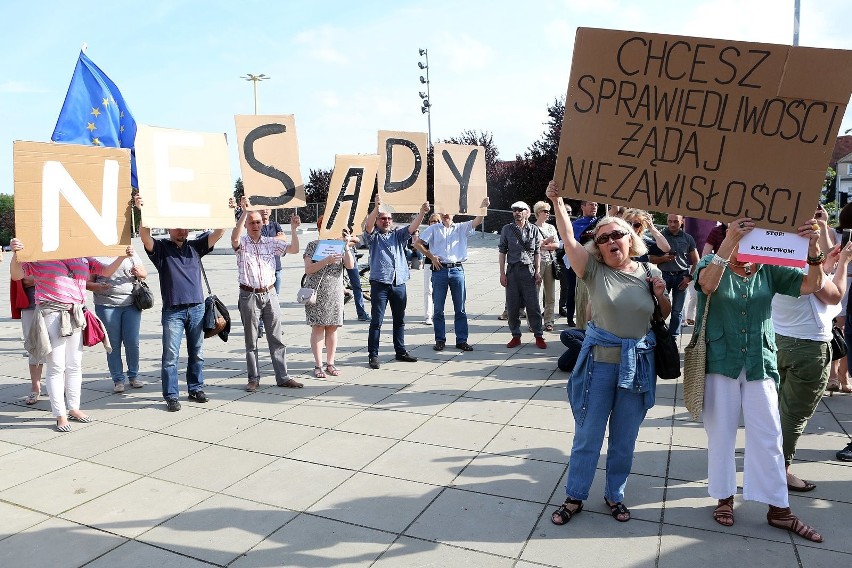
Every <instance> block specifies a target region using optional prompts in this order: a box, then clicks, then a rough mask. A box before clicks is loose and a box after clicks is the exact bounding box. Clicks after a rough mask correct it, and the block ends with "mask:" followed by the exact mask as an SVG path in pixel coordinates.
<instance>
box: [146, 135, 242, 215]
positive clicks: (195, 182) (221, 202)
mask: <svg viewBox="0 0 852 568" xmlns="http://www.w3.org/2000/svg"><path fill="white" fill-rule="evenodd" d="M136 170H137V174H138V176H139V193H140V195H142V197H143V199H144V202H145V204H144V207H143V208H142V225H143V226H145V227H157V228H163V229H166V228H172V229H176V228H179V229H230V228H233V226H234V212H233V210H232V209H231V208H229V207H228V199H229V198H230V197H233V196H234V193H233V182H232V181H231V172H230V168H229V161H228V144H227V142H226V140H225V134H224V133H208V132H189V131H186V130H172V129H170V128H157V127H154V126H144V125H139V127H138V130H137V131H136Z"/></svg>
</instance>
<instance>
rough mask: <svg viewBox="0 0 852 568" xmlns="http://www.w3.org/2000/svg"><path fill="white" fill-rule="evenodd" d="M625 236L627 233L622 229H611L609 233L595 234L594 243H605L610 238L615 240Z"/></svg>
mask: <svg viewBox="0 0 852 568" xmlns="http://www.w3.org/2000/svg"><path fill="white" fill-rule="evenodd" d="M626 236H627V233H625V232H624V231H618V230H616V231H612V232H610V233H604V234H602V235H597V236H596V237H595V243H596V244H599V245H602V244H606V243H607V242H609V241H610V240H613V241H617V240H619V239H623V238H624V237H626Z"/></svg>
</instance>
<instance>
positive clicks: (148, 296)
mask: <svg viewBox="0 0 852 568" xmlns="http://www.w3.org/2000/svg"><path fill="white" fill-rule="evenodd" d="M131 295H132V296H133V305H134V306H136V308H137V309H139V310H147V309H149V308H153V307H154V294H153V293H152V292H151V289H150V288H149V287H148V284H146V283H145V281H144V280H141V279H139V278H137V279H136V280H135V281H134V282H133V291H132V292H131Z"/></svg>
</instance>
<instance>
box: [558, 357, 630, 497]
mask: <svg viewBox="0 0 852 568" xmlns="http://www.w3.org/2000/svg"><path fill="white" fill-rule="evenodd" d="M619 367H620V365H617V364H615V363H601V362H598V361H596V362H595V363H594V367H593V370H592V378H591V379H590V380H589V399H588V400H589V402H588V408H587V409H586V418H585V420H583V424H582V425H577V423H576V421H575V423H574V445H573V446H572V447H571V459H570V461H569V464H570V465H569V467H568V479H567V480H566V482H565V493H566V494H567V495H568V497H570V498H572V499H580V500H586V499H588V498H589V488H591V486H592V481H593V480H594V478H595V469H596V468H597V465H598V459H599V458H600V455H601V447H602V446H603V439H604V431H605V430H606V426H607V422H609V444H608V445H607V450H606V485H605V488H604V497H606V498H607V499H609V501H610V502H611V503H620V502H621V501H624V488H625V486H626V485H627V476H628V475H630V468H631V467H632V466H633V450H634V448H635V446H636V437H637V436H638V435H639V425H640V424H642V420H643V419H644V418H645V405H644V394H643V393H632V392H630V391H629V390H627V389H620V388H618V386H617V385H618V370H619ZM572 378H573V377H572ZM569 388H570V387H569Z"/></svg>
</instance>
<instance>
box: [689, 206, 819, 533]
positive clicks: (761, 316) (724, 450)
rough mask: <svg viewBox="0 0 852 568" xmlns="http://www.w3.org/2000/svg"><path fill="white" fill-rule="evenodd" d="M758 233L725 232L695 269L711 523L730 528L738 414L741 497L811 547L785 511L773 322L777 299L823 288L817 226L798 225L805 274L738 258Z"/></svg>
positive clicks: (733, 227)
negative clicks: (804, 246) (703, 340)
mask: <svg viewBox="0 0 852 568" xmlns="http://www.w3.org/2000/svg"><path fill="white" fill-rule="evenodd" d="M754 227H755V224H754V221H752V220H751V219H748V218H743V219H737V220H736V221H734V222H732V223H731V224H730V225H729V226H728V232H727V234H726V235H725V239H724V240H723V241H722V244H721V245H720V246H719V249H718V250H717V251H716V254H714V255H712V256H709V255H708V256H705V257H704V258H703V259H701V261H700V262H699V263H698V265H697V267H696V269H695V274H696V276H697V278H696V285H695V286H696V290H697V292H698V310H697V311H698V313H697V314H696V320H695V321H696V324H697V325H696V329H695V332H694V333H699V332H700V330H701V325H702V317H703V314H704V312H705V310H706V312H707V329H706V330H705V335H706V337H707V358H706V363H705V365H706V367H705V369H706V370H705V373H706V375H705V385H704V408H703V418H704V430H705V431H706V432H707V464H708V465H707V480H708V486H707V491H708V493H709V494H710V496H711V497H712V498H714V499H718V503H717V505H716V508H715V509H714V510H713V519H714V520H715V521H716V522H717V523H719V524H720V525H723V526H726V527H729V526H731V525H733V524H734V495H735V494H736V492H737V464H736V454H735V451H736V446H737V430H738V427H739V423H740V412H742V416H743V419H744V423H745V440H746V452H745V465H744V467H743V498H744V499H747V500H750V501H759V502H761V503H765V504H767V505H769V512H768V513H767V514H766V519H767V521H768V522H769V524H770V525H771V526H773V527H777V528H780V529H785V530H789V531H793V532H795V533H796V534H798V535H799V536H801V537H803V538H806V539H808V540H810V541H813V542H822V536H820V534H819V533H818V532H816V531H815V530H814V529H813V528H811V527H809V526H808V525H806V524H804V523H803V522H801V521H800V520H799V518H798V517H796V516H795V515H794V514H793V513H792V512H791V511H790V505H789V499H788V493H787V491H788V489H787V475H786V473H785V467H784V452H783V450H782V434H781V422H780V417H779V410H778V384H779V380H780V377H779V373H778V363H777V360H776V357H777V352H778V349H777V347H776V344H775V331H774V328H773V326H772V320H771V317H770V311H771V310H770V308H771V303H772V298H773V296H775V294H783V295H786V296H793V297H798V296H800V295H804V294H810V293H813V292H816V291H818V290H820V289H822V287H823V277H824V273H823V271H822V270H821V265H822V263H823V261H824V260H825V253H822V252H820V248H819V242H818V239H819V235H820V230H819V225H817V224H816V221H815V220H814V219H811V220H810V221H808V222H807V223H806V224H804V225H802V226H801V227H799V235H801V236H802V237H805V238H807V239H808V242H809V244H808V257H807V262H808V265H810V266H809V268H810V270H809V271H808V272H807V274H804V273H803V272H802V271H801V270H799V269H797V268H789V267H786V266H774V265H769V264H764V265H759V264H752V263H749V262H740V261H738V260H736V258H737V252H738V250H739V244H740V240H741V239H742V238H743V237H744V236H746V235H747V234H748V233H750V232H751V231H752V230H753V229H754Z"/></svg>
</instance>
